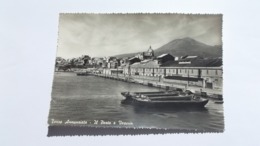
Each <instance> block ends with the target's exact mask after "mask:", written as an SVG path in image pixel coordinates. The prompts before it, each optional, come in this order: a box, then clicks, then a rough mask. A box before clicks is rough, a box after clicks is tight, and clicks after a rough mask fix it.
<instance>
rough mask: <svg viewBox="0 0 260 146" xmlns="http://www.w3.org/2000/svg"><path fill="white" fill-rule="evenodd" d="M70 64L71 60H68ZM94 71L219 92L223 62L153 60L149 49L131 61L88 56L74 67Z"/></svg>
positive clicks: (163, 57)
mask: <svg viewBox="0 0 260 146" xmlns="http://www.w3.org/2000/svg"><path fill="white" fill-rule="evenodd" d="M70 62H71V60H70ZM76 63H77V65H83V66H89V67H92V68H96V72H95V73H102V74H106V75H124V76H126V77H127V76H128V77H129V76H136V77H141V76H143V77H154V78H159V79H163V80H164V82H170V83H176V84H177V83H180V84H188V85H193V86H199V87H202V88H210V89H221V88H222V58H202V57H199V56H180V57H176V56H172V55H171V54H161V55H159V56H155V54H154V50H153V49H152V48H151V47H150V48H149V49H148V50H147V51H146V52H142V53H139V54H136V55H135V56H133V57H125V58H121V59H119V58H116V57H99V58H97V57H95V58H90V57H88V56H87V55H85V56H84V55H83V56H82V57H80V58H78V59H75V60H74V64H76Z"/></svg>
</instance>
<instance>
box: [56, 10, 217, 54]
mask: <svg viewBox="0 0 260 146" xmlns="http://www.w3.org/2000/svg"><path fill="white" fill-rule="evenodd" d="M59 19H60V20H59V35H58V48H57V57H62V58H65V59H68V58H73V57H80V56H81V55H89V56H91V57H103V56H114V55H119V54H126V53H135V52H142V51H145V50H147V49H148V48H149V47H150V46H152V48H153V49H157V48H159V47H161V46H163V45H165V44H167V43H168V42H170V41H172V40H175V39H181V38H186V37H190V38H192V39H195V40H197V41H199V42H202V43H204V44H207V45H211V46H214V45H222V40H221V35H222V34H221V32H222V15H196V14H194V15H189V14H60V18H59Z"/></svg>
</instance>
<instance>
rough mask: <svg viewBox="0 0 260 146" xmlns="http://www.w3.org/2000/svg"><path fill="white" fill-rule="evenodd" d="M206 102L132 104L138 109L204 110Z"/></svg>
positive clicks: (138, 101)
mask: <svg viewBox="0 0 260 146" xmlns="http://www.w3.org/2000/svg"><path fill="white" fill-rule="evenodd" d="M207 103H208V100H207V99H205V100H200V101H193V100H190V101H178V100H176V101H140V100H136V99H133V101H132V104H133V105H135V106H138V107H158V108H204V107H205V105H206V104H207Z"/></svg>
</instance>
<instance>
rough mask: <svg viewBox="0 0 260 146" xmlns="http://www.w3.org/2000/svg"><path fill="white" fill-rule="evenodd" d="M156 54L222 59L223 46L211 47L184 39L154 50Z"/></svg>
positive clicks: (190, 39)
mask: <svg viewBox="0 0 260 146" xmlns="http://www.w3.org/2000/svg"><path fill="white" fill-rule="evenodd" d="M154 52H155V55H156V56H158V55H160V54H163V53H169V54H171V55H173V56H185V55H192V56H201V57H221V56H222V46H209V45H206V44H203V43H201V42H198V41H196V40H194V39H192V38H183V39H176V40H173V41H171V42H169V43H167V44H165V45H163V46H162V47H160V48H158V49H156V50H154Z"/></svg>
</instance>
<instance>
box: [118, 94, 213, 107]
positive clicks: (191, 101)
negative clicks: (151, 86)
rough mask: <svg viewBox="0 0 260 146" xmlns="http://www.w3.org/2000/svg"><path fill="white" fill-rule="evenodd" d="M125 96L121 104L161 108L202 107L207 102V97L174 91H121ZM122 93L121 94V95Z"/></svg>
mask: <svg viewBox="0 0 260 146" xmlns="http://www.w3.org/2000/svg"><path fill="white" fill-rule="evenodd" d="M123 94H124V95H125V97H126V99H125V100H123V101H122V103H123V104H125V103H128V104H133V105H135V106H138V107H161V108H166V107H167V108H203V107H205V105H206V104H207V103H208V99H204V98H201V97H199V96H195V95H180V94H178V95H176V93H175V94H174V93H171V94H172V95H171V94H169V93H168V95H169V96H165V95H167V94H163V93H161V95H160V94H159V93H154V94H153V95H154V96H152V94H146V95H145V94H133V93H129V92H126V93H123ZM123 94H122V95H123Z"/></svg>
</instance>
